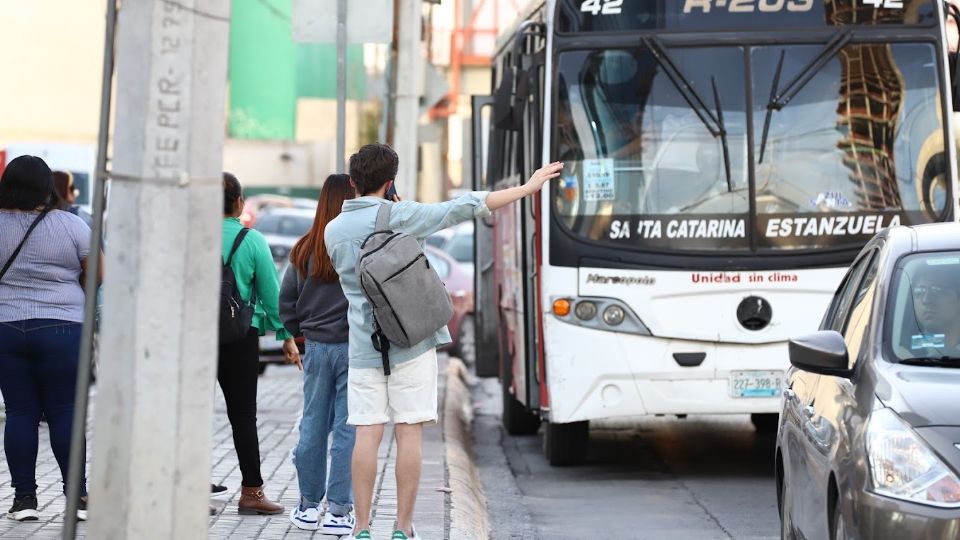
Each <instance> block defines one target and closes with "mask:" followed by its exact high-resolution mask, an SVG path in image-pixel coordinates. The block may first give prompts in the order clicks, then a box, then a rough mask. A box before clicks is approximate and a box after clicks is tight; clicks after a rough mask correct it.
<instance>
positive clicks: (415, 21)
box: [393, 0, 425, 199]
mask: <svg viewBox="0 0 960 540" xmlns="http://www.w3.org/2000/svg"><path fill="white" fill-rule="evenodd" d="M397 4H398V6H397V11H396V15H395V16H396V17H397V64H396V66H395V67H394V69H395V70H396V80H397V87H396V91H397V93H396V99H395V101H394V110H393V114H394V128H393V141H394V143H393V146H394V150H396V151H397V155H399V156H400V170H399V172H397V193H399V194H400V196H401V197H403V198H405V199H417V198H418V194H417V185H418V182H417V154H418V152H417V129H418V124H419V119H420V94H422V93H423V92H422V86H423V69H424V66H423V63H424V61H425V60H424V58H423V55H422V54H421V45H420V40H421V33H422V28H421V19H422V17H423V7H422V5H423V4H422V0H398V2H397Z"/></svg>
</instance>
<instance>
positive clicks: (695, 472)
mask: <svg viewBox="0 0 960 540" xmlns="http://www.w3.org/2000/svg"><path fill="white" fill-rule="evenodd" d="M499 392H500V390H499V385H498V384H497V382H496V381H495V380H485V381H482V382H481V384H479V385H478V386H477V387H476V388H475V389H474V403H475V408H476V413H477V416H476V419H475V422H474V433H473V435H474V450H475V455H476V460H477V465H478V468H479V470H480V475H481V479H482V481H483V484H484V491H485V493H486V496H487V501H488V510H489V512H490V524H491V527H492V529H493V531H492V532H493V534H492V537H493V538H494V539H499V538H511V539H539V538H542V539H561V538H562V539H581V538H583V539H587V538H591V539H594V538H611V539H613V538H616V539H628V538H629V539H638V540H640V539H668V538H669V539H674V538H676V539H761V538H762V539H769V538H779V518H778V516H777V509H776V490H775V487H774V479H773V451H774V446H773V444H774V436H773V434H763V433H757V431H756V430H755V429H754V428H753V425H752V424H751V423H750V421H749V418H748V417H747V416H724V417H709V416H701V417H689V418H687V419H685V420H679V419H677V418H675V417H671V418H651V419H634V420H632V421H624V422H607V423H604V424H602V425H591V433H590V443H591V448H590V454H589V458H588V463H587V464H586V465H582V466H579V467H570V468H556V467H551V466H550V465H549V464H548V463H547V461H546V459H545V458H544V457H543V454H542V452H541V450H540V444H541V442H540V435H536V436H526V437H511V436H507V435H505V434H504V432H503V430H502V429H501V428H500V421H499V414H500V413H499V409H500V394H499Z"/></svg>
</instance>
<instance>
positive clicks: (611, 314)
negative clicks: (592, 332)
mask: <svg viewBox="0 0 960 540" xmlns="http://www.w3.org/2000/svg"><path fill="white" fill-rule="evenodd" d="M625 316H626V313H624V311H623V308H622V307H620V306H618V305H612V306H610V307H608V308H607V309H605V310H603V322H605V323H607V324H609V325H610V326H618V325H619V324H620V323H622V322H623V318H624V317H625Z"/></svg>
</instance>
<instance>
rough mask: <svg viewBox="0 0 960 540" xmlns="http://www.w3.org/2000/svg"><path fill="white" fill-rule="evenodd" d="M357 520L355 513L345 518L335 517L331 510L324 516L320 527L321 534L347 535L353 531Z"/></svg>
mask: <svg viewBox="0 0 960 540" xmlns="http://www.w3.org/2000/svg"><path fill="white" fill-rule="evenodd" d="M356 523H357V519H356V518H355V517H353V513H352V512H351V513H349V514H347V515H345V516H335V515H333V513H332V512H330V511H329V510H328V511H327V513H326V514H324V515H323V522H322V524H321V525H320V532H321V533H323V534H335V535H337V536H342V535H347V534H350V533H351V532H352V531H353V526H354V525H356Z"/></svg>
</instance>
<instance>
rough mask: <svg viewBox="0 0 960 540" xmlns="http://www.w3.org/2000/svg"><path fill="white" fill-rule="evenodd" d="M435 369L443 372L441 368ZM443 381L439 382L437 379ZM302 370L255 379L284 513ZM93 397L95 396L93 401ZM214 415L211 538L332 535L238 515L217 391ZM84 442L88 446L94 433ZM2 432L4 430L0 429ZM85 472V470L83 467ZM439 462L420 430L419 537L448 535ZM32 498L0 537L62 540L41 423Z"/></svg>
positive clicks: (381, 494)
mask: <svg viewBox="0 0 960 540" xmlns="http://www.w3.org/2000/svg"><path fill="white" fill-rule="evenodd" d="M440 373H441V374H442V373H444V370H443V369H441V370H440ZM442 383H443V380H442V379H441V384H442ZM302 397H303V396H302V392H301V378H300V373H299V372H298V371H297V370H296V368H293V367H291V366H271V367H270V368H269V369H268V370H267V372H266V374H265V375H264V376H263V377H261V378H260V384H259V389H258V433H259V435H260V458H261V462H262V465H261V472H262V475H263V478H264V486H265V490H266V493H267V496H268V497H270V498H271V499H273V500H279V501H280V502H281V503H282V504H283V505H284V507H285V508H286V509H287V512H289V510H290V509H291V508H293V507H294V506H295V505H296V504H297V502H298V500H299V490H298V488H297V478H296V469H295V468H294V466H293V463H292V462H291V460H290V450H291V449H292V448H293V447H294V446H295V445H296V442H297V439H298V437H299V435H298V427H297V420H298V418H299V415H300V411H301V407H302ZM94 399H95V398H94ZM215 403H216V405H215V407H216V410H215V420H214V447H213V472H212V479H213V481H215V482H217V483H221V484H224V485H226V486H228V487H229V488H230V489H229V491H228V492H227V494H226V495H225V496H223V497H218V498H213V499H211V504H212V505H214V506H215V507H216V508H217V509H218V512H217V515H216V516H214V517H212V518H211V519H210V531H209V535H208V536H209V538H210V539H214V540H221V539H228V538H229V539H238V540H242V539H248V538H249V539H255V538H256V539H265V540H279V539H284V538H294V539H295V538H304V539H306V538H315V539H333V538H336V537H334V536H327V535H322V534H319V533H311V532H309V531H302V530H300V529H297V528H296V527H294V526H293V525H292V524H291V523H290V521H289V518H288V514H287V513H285V514H282V515H278V516H269V517H268V516H241V515H238V514H237V510H236V503H237V500H238V499H239V497H240V469H239V467H238V464H237V457H236V453H235V452H234V449H233V440H232V434H231V430H230V424H229V422H228V421H227V412H226V409H225V407H224V404H223V396H222V395H221V394H220V392H219V389H218V390H217V398H216V402H215ZM89 435H90V436H91V439H90V441H91V442H90V443H88V444H89V445H90V446H91V447H92V433H91V434H89ZM0 437H2V434H0ZM395 456H396V444H395V441H394V437H393V430H392V429H391V428H389V427H388V429H387V431H386V433H385V434H384V441H383V443H382V444H381V446H380V460H379V465H378V469H379V470H378V475H377V482H376V486H377V487H376V492H375V494H374V517H373V526H372V530H371V533H372V535H373V538H374V540H380V539H389V538H390V534H391V533H392V531H393V522H394V519H395V518H396V512H397V507H396V505H397V487H396V480H395V476H394V462H395ZM88 470H89V469H88ZM445 474H446V473H445V464H444V446H443V435H442V433H441V430H440V428H439V427H437V426H434V427H429V428H426V429H425V430H424V446H423V475H422V478H421V482H420V491H419V493H418V495H417V507H416V513H415V518H414V524H415V525H416V527H417V531H418V533H419V535H420V537H421V538H423V540H438V539H444V538H449V537H450V535H449V512H448V507H449V500H450V495H449V494H448V493H447V492H446V490H445V489H444V488H445V487H446V483H445ZM37 484H38V486H39V487H38V489H37V498H38V500H39V504H40V506H39V510H40V514H41V516H40V520H39V521H34V522H23V523H17V522H15V521H13V520H10V519H6V517H5V516H0V538H31V539H40V540H44V539H51V540H52V539H55V538H60V532H61V528H62V526H63V510H64V506H65V504H66V500H65V498H64V497H63V495H62V494H61V490H62V487H61V480H60V469H59V468H58V466H57V462H56V460H54V458H53V454H52V452H51V451H50V443H49V433H48V432H47V430H46V425H45V424H44V425H41V430H40V453H39V457H38V460H37ZM12 504H13V488H12V487H11V486H10V472H9V470H8V469H7V464H6V460H5V459H0V505H2V508H0V512H4V513H5V512H6V510H7V509H8V508H9V507H10V506H11V505H12ZM85 532H86V528H85V526H84V525H83V524H81V525H80V526H79V527H78V535H77V537H78V538H85Z"/></svg>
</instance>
